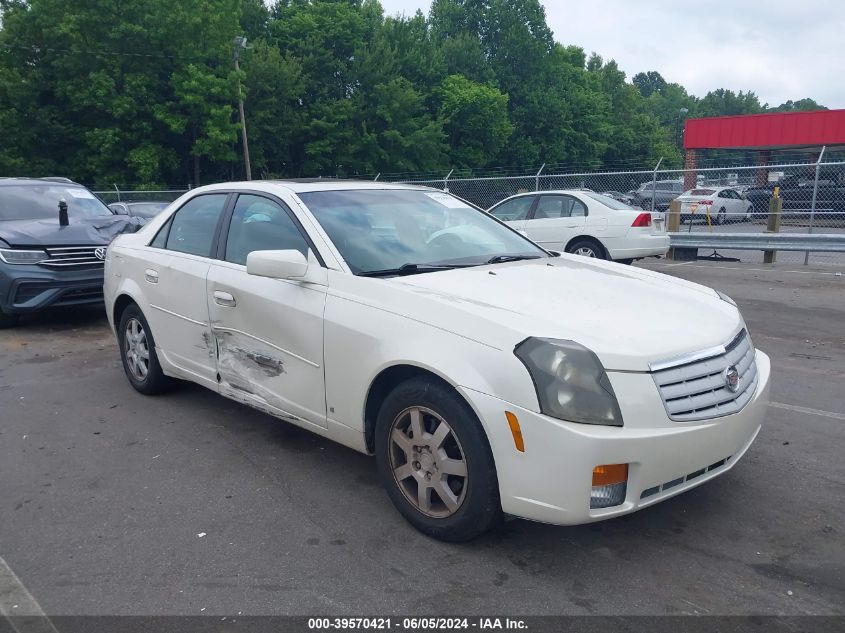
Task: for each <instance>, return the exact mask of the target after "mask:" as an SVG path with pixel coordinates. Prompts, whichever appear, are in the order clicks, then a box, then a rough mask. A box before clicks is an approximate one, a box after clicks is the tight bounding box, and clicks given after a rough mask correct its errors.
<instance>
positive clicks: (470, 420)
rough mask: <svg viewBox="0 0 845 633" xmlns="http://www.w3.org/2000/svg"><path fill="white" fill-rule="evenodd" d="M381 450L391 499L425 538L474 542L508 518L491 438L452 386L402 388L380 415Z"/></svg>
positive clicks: (418, 382) (414, 383) (429, 382)
mask: <svg viewBox="0 0 845 633" xmlns="http://www.w3.org/2000/svg"><path fill="white" fill-rule="evenodd" d="M375 449H376V460H377V462H378V470H379V477H380V478H381V481H382V484H383V485H384V487H385V488H386V489H387V493H388V495H389V496H390V499H391V501H392V502H393V504H394V505H395V506H396V508H397V509H398V510H399V512H400V513H402V515H403V516H404V517H405V519H407V520H408V522H410V523H411V524H412V525H413V526H414V527H416V528H417V529H418V530H420V531H421V532H423V533H425V534H427V535H429V536H431V537H434V538H436V539H440V540H443V541H455V542H457V541H467V540H470V539H472V538H475V537H476V536H479V535H480V534H482V533H484V532H486V531H487V530H489V529H490V528H491V527H493V526H494V525H496V524H497V523H498V522H499V520H500V519H501V517H502V510H501V503H500V501H499V485H498V479H497V476H496V467H495V464H494V463H493V455H492V452H491V451H490V445H489V443H488V441H487V436H486V435H485V434H484V430H483V429H482V427H481V423H480V422H479V421H478V418H477V417H476V416H475V413H474V412H473V411H472V409H471V408H470V407H469V405H468V404H467V403H466V402H465V401H464V400H463V399H462V398H461V397H460V396H459V395H458V394H457V393H456V392H455V391H454V390H453V389H452V388H451V387H449V386H447V385H445V384H443V383H440V382H438V381H436V380H434V379H426V378H414V379H411V380H409V381H407V382H404V383H402V384H400V385H399V386H398V387H396V388H395V389H394V390H393V391H392V392H391V393H390V395H388V396H387V398H385V400H384V402H383V403H382V406H381V410H380V411H379V414H378V419H377V421H376V436H375Z"/></svg>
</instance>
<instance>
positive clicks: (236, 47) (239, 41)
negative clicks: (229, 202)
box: [232, 35, 252, 180]
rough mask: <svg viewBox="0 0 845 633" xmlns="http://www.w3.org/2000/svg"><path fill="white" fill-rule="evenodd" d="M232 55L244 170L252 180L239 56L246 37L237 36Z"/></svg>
mask: <svg viewBox="0 0 845 633" xmlns="http://www.w3.org/2000/svg"><path fill="white" fill-rule="evenodd" d="M232 44H233V48H232V57H233V58H234V59H235V72H236V73H237V75H238V112H239V113H240V115H241V140H242V141H243V146H244V171H245V172H246V179H247V180H252V168H251V167H250V165H249V142H248V141H247V138H246V116H245V115H244V97H243V91H242V90H241V67H240V65H239V64H238V56H239V55H240V52H241V49H242V48H246V38H245V37H243V36H240V35H239V36H238V37H236V38H235V39H234V40H233V41H232Z"/></svg>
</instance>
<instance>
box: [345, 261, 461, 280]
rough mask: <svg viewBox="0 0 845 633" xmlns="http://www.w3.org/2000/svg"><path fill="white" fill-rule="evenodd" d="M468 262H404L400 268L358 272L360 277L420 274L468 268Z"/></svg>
mask: <svg viewBox="0 0 845 633" xmlns="http://www.w3.org/2000/svg"><path fill="white" fill-rule="evenodd" d="M466 267H467V266H466V264H403V265H402V266H400V267H399V268H387V269H385V270H367V271H365V272H362V273H358V276H359V277H402V276H404V275H420V274H422V273H433V272H437V271H438V270H452V269H453V268H466Z"/></svg>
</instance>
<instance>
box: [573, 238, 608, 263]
mask: <svg viewBox="0 0 845 633" xmlns="http://www.w3.org/2000/svg"><path fill="white" fill-rule="evenodd" d="M566 252H567V253H572V254H573V255H581V256H582V257H595V258H597V259H605V254H604V249H603V248H602V247H601V246H599V245H598V244H596V243H595V242H593V241H592V240H576V241H575V242H573V243H572V244H570V245H569V246H568V247H567V248H566Z"/></svg>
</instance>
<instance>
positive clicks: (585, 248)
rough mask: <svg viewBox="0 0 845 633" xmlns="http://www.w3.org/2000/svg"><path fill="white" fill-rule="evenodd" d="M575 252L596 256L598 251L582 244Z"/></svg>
mask: <svg viewBox="0 0 845 633" xmlns="http://www.w3.org/2000/svg"><path fill="white" fill-rule="evenodd" d="M574 252H575V254H576V255H581V256H583V257H596V252H595V251H594V250H593V249H592V248H590V247H589V246H582V247H580V248H577V249H575V251H574Z"/></svg>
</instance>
